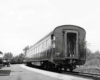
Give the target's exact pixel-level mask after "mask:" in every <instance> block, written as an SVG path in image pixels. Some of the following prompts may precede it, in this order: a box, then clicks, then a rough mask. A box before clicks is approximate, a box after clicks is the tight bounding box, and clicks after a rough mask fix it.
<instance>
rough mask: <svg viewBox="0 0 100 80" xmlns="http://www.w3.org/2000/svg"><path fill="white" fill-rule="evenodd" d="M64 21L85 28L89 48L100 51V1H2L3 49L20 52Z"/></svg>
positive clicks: (0, 41) (0, 38)
mask: <svg viewBox="0 0 100 80" xmlns="http://www.w3.org/2000/svg"><path fill="white" fill-rule="evenodd" d="M65 24H66V25H67V24H72V25H78V26H80V27H83V28H84V29H85V30H86V33H87V34H86V41H87V42H88V43H90V45H88V47H89V48H90V49H91V50H92V51H93V52H95V51H96V50H100V1H99V0H0V51H2V52H3V53H6V52H12V53H13V54H14V55H17V54H20V53H22V52H23V48H24V47H25V46H27V45H29V46H30V45H33V44H34V43H36V42H37V41H38V40H40V39H41V38H42V37H44V36H45V35H46V34H48V33H49V32H51V31H52V30H53V29H54V28H55V27H56V26H59V25H65Z"/></svg>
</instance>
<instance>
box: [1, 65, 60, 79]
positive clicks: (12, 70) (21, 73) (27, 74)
mask: <svg viewBox="0 0 100 80" xmlns="http://www.w3.org/2000/svg"><path fill="white" fill-rule="evenodd" d="M0 70H1V71H0V72H1V74H3V75H0V80H60V79H56V78H52V77H49V76H46V75H43V74H39V73H36V72H33V71H29V70H27V69H24V68H22V67H21V66H20V65H11V66H10V67H6V66H5V67H4V68H2V69H0Z"/></svg>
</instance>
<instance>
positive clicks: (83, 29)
mask: <svg viewBox="0 0 100 80" xmlns="http://www.w3.org/2000/svg"><path fill="white" fill-rule="evenodd" d="M64 26H66V27H67V26H74V27H78V28H81V29H83V28H82V27H79V26H76V25H60V26H58V27H56V28H54V30H53V31H51V32H50V33H49V34H48V35H46V36H45V37H43V38H42V39H40V40H39V41H38V42H37V43H39V42H41V41H42V40H43V39H45V38H46V37H48V36H49V35H51V34H53V32H54V31H55V30H56V29H57V28H59V27H64ZM83 30H84V31H85V29H83ZM85 32H86V31H85ZM37 43H35V44H34V45H32V46H31V47H30V49H31V48H32V47H33V46H35V45H36V44H37Z"/></svg>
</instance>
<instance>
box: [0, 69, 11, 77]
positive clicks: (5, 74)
mask: <svg viewBox="0 0 100 80" xmlns="http://www.w3.org/2000/svg"><path fill="white" fill-rule="evenodd" d="M10 73H11V70H0V76H9V75H10Z"/></svg>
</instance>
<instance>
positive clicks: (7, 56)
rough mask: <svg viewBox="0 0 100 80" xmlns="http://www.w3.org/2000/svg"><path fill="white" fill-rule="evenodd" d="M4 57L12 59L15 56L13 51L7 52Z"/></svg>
mask: <svg viewBox="0 0 100 80" xmlns="http://www.w3.org/2000/svg"><path fill="white" fill-rule="evenodd" d="M3 58H4V59H10V60H11V59H12V58H13V54H12V53H11V52H8V53H5V54H4V56H3Z"/></svg>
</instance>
